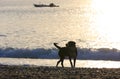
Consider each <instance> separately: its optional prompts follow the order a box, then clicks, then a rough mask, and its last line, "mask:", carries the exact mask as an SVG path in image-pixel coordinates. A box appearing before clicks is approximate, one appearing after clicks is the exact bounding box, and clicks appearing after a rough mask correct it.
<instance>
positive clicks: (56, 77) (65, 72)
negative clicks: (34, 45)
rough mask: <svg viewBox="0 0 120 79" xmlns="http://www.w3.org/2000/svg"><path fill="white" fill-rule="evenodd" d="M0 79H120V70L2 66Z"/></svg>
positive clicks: (0, 67)
mask: <svg viewBox="0 0 120 79" xmlns="http://www.w3.org/2000/svg"><path fill="white" fill-rule="evenodd" d="M0 79H120V68H99V69H98V68H69V67H66V68H61V67H59V68H56V67H52V66H51V67H49V66H9V65H1V66H0Z"/></svg>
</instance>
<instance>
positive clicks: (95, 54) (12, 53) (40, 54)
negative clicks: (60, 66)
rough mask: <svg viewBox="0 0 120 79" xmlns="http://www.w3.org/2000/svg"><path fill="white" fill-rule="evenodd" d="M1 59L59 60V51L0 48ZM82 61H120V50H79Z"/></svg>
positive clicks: (79, 57)
mask: <svg viewBox="0 0 120 79" xmlns="http://www.w3.org/2000/svg"><path fill="white" fill-rule="evenodd" d="M0 57H9V58H41V59H58V58H59V56H58V49H55V48H51V49H44V48H36V49H23V48H21V49H20V48H19V49H18V48H11V47H8V48H0ZM77 59H80V60H115V61H119V60H120V50H118V49H114V48H113V49H109V48H99V49H95V48H94V49H93V48H78V57H77Z"/></svg>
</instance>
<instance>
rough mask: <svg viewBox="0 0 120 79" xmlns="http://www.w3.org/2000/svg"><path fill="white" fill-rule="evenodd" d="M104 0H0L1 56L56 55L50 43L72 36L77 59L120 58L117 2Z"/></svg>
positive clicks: (61, 41)
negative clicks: (38, 6) (43, 5)
mask: <svg viewBox="0 0 120 79" xmlns="http://www.w3.org/2000/svg"><path fill="white" fill-rule="evenodd" d="M103 1H104V0H100V1H98V2H97V1H95V0H69V1H64V0H0V57H10V58H41V59H43V58H44V59H58V54H57V52H58V50H57V49H56V48H55V47H54V45H53V43H54V42H56V43H58V44H59V45H60V46H65V44H66V43H67V42H68V41H71V40H73V41H75V42H76V45H77V48H78V60H96V61H97V60H104V61H105V60H112V61H119V60H120V35H119V33H120V32H119V25H120V24H119V17H120V16H119V9H118V5H119V4H116V3H118V2H115V1H114V0H106V1H104V4H103V3H102V2H103ZM108 1H109V4H108V3H107V2H108ZM51 2H53V3H55V4H56V5H59V6H60V7H53V8H50V7H43V8H36V7H34V6H33V4H39V3H43V4H49V3H51ZM100 4H101V5H103V6H104V7H103V6H101V5H100ZM106 4H108V5H107V6H106ZM110 5H114V7H110Z"/></svg>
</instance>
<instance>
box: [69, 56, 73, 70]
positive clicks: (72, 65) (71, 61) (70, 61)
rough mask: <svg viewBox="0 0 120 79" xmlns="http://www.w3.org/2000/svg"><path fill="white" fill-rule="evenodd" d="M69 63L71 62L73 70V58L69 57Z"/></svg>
mask: <svg viewBox="0 0 120 79" xmlns="http://www.w3.org/2000/svg"><path fill="white" fill-rule="evenodd" d="M69 61H70V64H71V67H72V68H73V64H72V60H71V57H69Z"/></svg>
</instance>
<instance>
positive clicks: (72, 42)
mask: <svg viewBox="0 0 120 79" xmlns="http://www.w3.org/2000/svg"><path fill="white" fill-rule="evenodd" d="M75 44H76V43H75V42H74V41H69V42H68V43H67V44H66V47H75V46H76V45H75Z"/></svg>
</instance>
